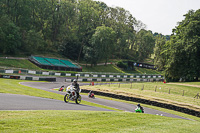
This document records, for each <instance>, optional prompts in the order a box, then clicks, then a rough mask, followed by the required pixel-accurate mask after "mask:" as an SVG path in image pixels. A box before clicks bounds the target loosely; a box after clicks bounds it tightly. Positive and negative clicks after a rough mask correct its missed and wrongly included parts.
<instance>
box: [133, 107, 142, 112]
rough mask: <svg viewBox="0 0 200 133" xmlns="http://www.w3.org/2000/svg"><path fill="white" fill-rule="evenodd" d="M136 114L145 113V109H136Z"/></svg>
mask: <svg viewBox="0 0 200 133" xmlns="http://www.w3.org/2000/svg"><path fill="white" fill-rule="evenodd" d="M135 112H136V113H144V109H143V108H142V107H137V108H136V109H135Z"/></svg>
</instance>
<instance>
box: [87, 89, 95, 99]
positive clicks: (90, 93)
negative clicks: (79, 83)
mask: <svg viewBox="0 0 200 133" xmlns="http://www.w3.org/2000/svg"><path fill="white" fill-rule="evenodd" d="M88 96H89V97H92V98H93V97H94V93H93V92H92V90H90V92H89V93H88Z"/></svg>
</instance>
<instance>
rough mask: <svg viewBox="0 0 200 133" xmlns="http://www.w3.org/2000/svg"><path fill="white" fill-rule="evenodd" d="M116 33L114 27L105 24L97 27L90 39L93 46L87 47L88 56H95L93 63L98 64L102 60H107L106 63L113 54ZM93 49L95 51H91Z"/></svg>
mask: <svg viewBox="0 0 200 133" xmlns="http://www.w3.org/2000/svg"><path fill="white" fill-rule="evenodd" d="M115 35H116V34H115V32H114V31H113V29H112V28H110V27H106V26H105V25H103V26H100V27H97V28H96V31H95V33H94V34H93V36H92V38H91V40H90V43H91V48H88V47H86V54H87V55H88V57H92V58H93V59H92V62H91V63H93V64H96V63H97V62H98V61H100V60H105V65H106V63H107V61H108V59H109V58H110V57H111V55H112V51H113V48H114V44H115V38H116V37H115ZM91 49H92V50H93V51H94V52H91ZM90 54H93V55H90Z"/></svg>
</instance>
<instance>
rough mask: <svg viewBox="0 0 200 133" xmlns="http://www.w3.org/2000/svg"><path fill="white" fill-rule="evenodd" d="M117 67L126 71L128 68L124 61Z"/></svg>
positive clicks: (118, 63)
mask: <svg viewBox="0 0 200 133" xmlns="http://www.w3.org/2000/svg"><path fill="white" fill-rule="evenodd" d="M117 66H118V67H120V68H123V69H125V70H126V69H127V68H128V65H127V63H124V62H122V61H119V62H117Z"/></svg>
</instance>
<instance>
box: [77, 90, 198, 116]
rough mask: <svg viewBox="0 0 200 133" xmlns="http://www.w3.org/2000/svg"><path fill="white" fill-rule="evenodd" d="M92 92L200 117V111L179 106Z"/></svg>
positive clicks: (84, 91)
mask: <svg viewBox="0 0 200 133" xmlns="http://www.w3.org/2000/svg"><path fill="white" fill-rule="evenodd" d="M89 91H90V90H86V89H81V92H83V93H89ZM92 92H93V93H94V94H95V95H101V96H106V97H112V98H116V99H122V100H126V101H133V102H138V103H144V104H148V105H152V106H157V107H161V108H166V109H170V110H175V111H178V112H182V113H186V114H189V115H193V116H197V117H200V112H199V111H196V110H192V109H188V108H184V107H179V106H176V105H171V104H166V103H161V102H157V101H151V100H146V99H142V98H136V97H128V96H123V95H117V94H112V93H105V92H100V91H92Z"/></svg>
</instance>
